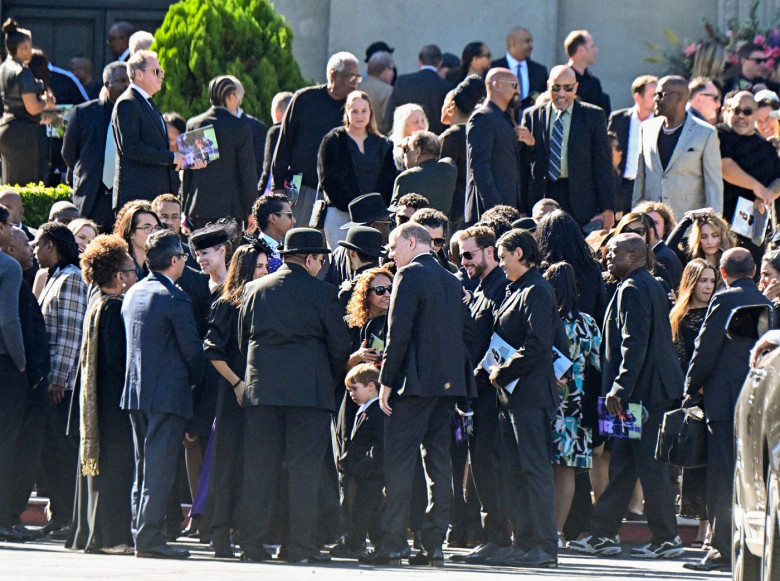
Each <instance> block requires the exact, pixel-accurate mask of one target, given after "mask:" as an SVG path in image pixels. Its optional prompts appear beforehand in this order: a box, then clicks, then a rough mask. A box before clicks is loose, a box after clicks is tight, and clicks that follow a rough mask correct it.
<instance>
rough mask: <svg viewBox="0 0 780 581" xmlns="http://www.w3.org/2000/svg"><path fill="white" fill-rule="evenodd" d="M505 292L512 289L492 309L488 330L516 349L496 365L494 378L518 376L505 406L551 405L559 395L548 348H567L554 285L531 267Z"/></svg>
mask: <svg viewBox="0 0 780 581" xmlns="http://www.w3.org/2000/svg"><path fill="white" fill-rule="evenodd" d="M508 292H511V293H512V294H511V295H509V296H508V297H507V298H506V299H505V300H504V302H503V303H502V304H501V306H500V307H499V309H498V311H497V312H496V321H495V325H494V327H493V331H494V332H495V333H498V335H499V336H500V337H501V338H502V339H503V340H504V341H506V342H507V343H509V344H510V345H511V346H512V347H513V348H515V349H517V351H516V352H515V353H514V355H512V356H511V357H509V359H507V360H506V361H505V362H504V363H503V364H502V365H501V366H500V368H499V372H498V377H497V379H496V381H497V383H498V384H499V385H500V386H501V387H506V386H507V385H508V384H509V383H512V382H513V381H514V380H515V379H517V380H518V383H517V385H516V386H515V389H514V391H513V392H512V394H511V395H510V396H509V406H510V407H513V408H515V409H532V408H534V409H538V408H543V409H550V410H552V409H555V408H556V407H558V404H559V403H560V395H559V392H558V384H557V383H556V381H555V371H554V369H553V358H552V348H553V345H555V346H556V347H558V349H559V350H560V351H561V352H562V353H568V348H569V347H568V345H566V344H561V343H560V337H561V335H560V332H561V331H563V321H561V316H560V315H559V314H558V308H557V306H556V302H555V291H553V288H552V287H551V286H550V283H549V282H547V281H546V280H545V279H544V277H543V276H542V275H541V273H540V272H539V271H538V270H537V269H536V268H535V267H533V268H531V269H530V270H528V272H526V273H525V274H524V275H523V276H521V277H520V278H518V279H517V280H516V281H513V282H512V283H510V284H509V286H508ZM563 337H565V331H563ZM479 373H485V372H484V371H480V372H479Z"/></svg>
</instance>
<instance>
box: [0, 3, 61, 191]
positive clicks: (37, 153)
mask: <svg viewBox="0 0 780 581" xmlns="http://www.w3.org/2000/svg"><path fill="white" fill-rule="evenodd" d="M3 33H5V48H6V50H7V51H8V58H7V59H6V60H5V62H3V64H2V65H0V95H1V96H2V99H3V117H2V119H0V157H2V161H3V183H4V184H21V185H24V184H28V183H30V182H38V181H40V180H42V179H43V177H44V173H45V170H46V157H45V155H44V152H45V150H46V148H45V141H46V133H45V130H44V128H43V126H42V125H41V112H42V111H43V110H44V109H50V108H52V107H54V96H53V95H52V93H51V92H50V91H47V92H46V93H45V94H44V92H43V84H42V83H41V82H40V81H37V80H36V79H35V77H34V76H33V74H32V71H31V70H30V69H29V68H28V67H27V63H28V62H29V60H30V57H31V56H32V34H30V31H29V30H25V29H24V28H19V27H18V25H17V24H16V21H15V20H13V19H11V18H9V19H8V20H6V21H5V24H3Z"/></svg>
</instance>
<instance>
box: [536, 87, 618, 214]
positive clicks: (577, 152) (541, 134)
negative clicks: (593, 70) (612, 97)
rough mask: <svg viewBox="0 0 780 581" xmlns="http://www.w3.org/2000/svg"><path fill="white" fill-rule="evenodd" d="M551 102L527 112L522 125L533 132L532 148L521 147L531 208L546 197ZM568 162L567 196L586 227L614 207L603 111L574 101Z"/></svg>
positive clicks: (610, 164)
mask: <svg viewBox="0 0 780 581" xmlns="http://www.w3.org/2000/svg"><path fill="white" fill-rule="evenodd" d="M552 109H553V106H552V104H551V103H547V104H545V105H539V106H538V107H533V108H532V109H528V110H527V111H526V112H525V113H524V114H523V125H524V126H526V127H528V128H529V129H530V130H531V132H532V133H533V136H534V139H535V140H536V143H535V144H534V146H533V147H529V146H527V145H525V144H521V152H522V155H523V163H522V164H521V167H522V168H523V178H522V179H523V185H524V188H525V189H524V191H525V192H526V197H527V200H526V204H527V207H528V208H529V209H530V208H532V207H533V205H534V204H535V203H536V202H538V201H539V200H541V199H542V198H544V197H547V179H548V178H547V167H548V161H549V158H550V132H549V127H550V123H549V121H550V118H551V116H553V115H554V114H555V113H554V112H553V111H552ZM566 148H567V149H566V151H567V155H568V163H569V177H570V179H569V196H570V199H571V205H572V209H573V215H574V219H575V220H577V222H578V223H579V224H580V225H583V224H587V223H588V222H589V221H590V220H591V218H593V216H594V215H596V214H597V213H598V212H600V211H602V210H614V208H615V193H614V191H615V189H614V188H615V182H614V179H613V173H612V155H611V152H610V147H609V140H608V139H607V123H606V117H605V115H604V111H603V110H602V109H600V108H598V107H594V106H593V105H588V104H587V103H580V102H579V101H575V102H574V105H573V109H572V118H571V129H570V131H569V140H568V143H567V144H566Z"/></svg>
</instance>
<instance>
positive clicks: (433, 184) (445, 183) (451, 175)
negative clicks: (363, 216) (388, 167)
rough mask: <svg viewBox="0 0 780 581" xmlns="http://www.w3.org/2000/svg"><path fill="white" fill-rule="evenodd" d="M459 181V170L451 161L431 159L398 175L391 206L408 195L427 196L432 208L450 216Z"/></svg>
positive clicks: (444, 158)
mask: <svg viewBox="0 0 780 581" xmlns="http://www.w3.org/2000/svg"><path fill="white" fill-rule="evenodd" d="M457 179H458V169H457V168H456V167H455V164H454V163H453V162H452V160H451V159H449V158H446V157H443V158H441V159H429V160H426V161H423V162H422V163H420V164H419V165H416V166H415V167H412V168H409V169H407V170H404V171H402V172H401V173H400V174H398V177H397V178H395V185H394V186H393V197H392V198H391V200H390V203H391V204H397V203H398V200H400V199H401V198H402V197H403V196H405V195H406V194H420V195H421V196H425V198H427V200H428V202H429V203H430V207H431V208H434V209H436V210H439V211H440V212H444V213H445V214H446V215H448V216H449V214H450V211H451V210H452V193H453V191H454V190H455V182H456V181H457Z"/></svg>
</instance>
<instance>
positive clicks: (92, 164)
mask: <svg viewBox="0 0 780 581" xmlns="http://www.w3.org/2000/svg"><path fill="white" fill-rule="evenodd" d="M113 110H114V104H113V103H112V102H111V101H109V100H108V99H106V100H105V101H101V100H98V99H96V100H94V101H88V102H86V103H83V104H82V105H78V106H77V107H74V108H73V112H72V113H71V115H70V120H69V121H68V125H67V127H66V129H65V135H64V137H63V139H62V158H63V159H64V160H65V163H66V164H68V183H69V184H70V185H71V186H72V187H73V204H74V205H75V206H76V208H78V210H79V214H81V215H82V216H89V215H90V213H91V212H92V208H93V207H94V205H95V200H96V199H97V196H98V193H99V192H101V191H102V188H103V186H101V184H102V183H103V161H104V159H105V155H106V136H107V135H108V125H109V123H110V122H111V112H112V111H113Z"/></svg>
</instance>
